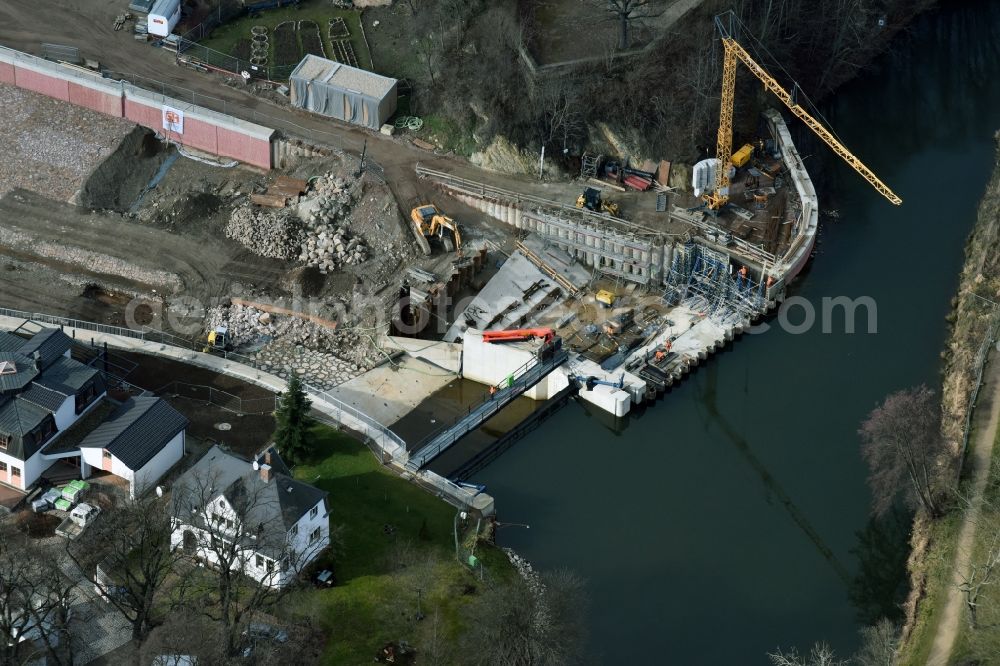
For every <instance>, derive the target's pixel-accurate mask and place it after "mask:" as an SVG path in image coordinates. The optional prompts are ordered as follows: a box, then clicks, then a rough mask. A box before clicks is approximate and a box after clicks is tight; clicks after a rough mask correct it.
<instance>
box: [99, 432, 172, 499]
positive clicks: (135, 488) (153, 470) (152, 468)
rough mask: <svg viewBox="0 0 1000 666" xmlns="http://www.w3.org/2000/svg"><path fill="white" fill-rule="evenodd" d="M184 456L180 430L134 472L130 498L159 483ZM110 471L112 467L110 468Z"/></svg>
mask: <svg viewBox="0 0 1000 666" xmlns="http://www.w3.org/2000/svg"><path fill="white" fill-rule="evenodd" d="M183 456H184V431H183V430H181V431H180V432H179V433H177V435H176V436H174V438H173V439H171V440H170V441H169V442H167V443H166V445H165V446H164V447H163V448H162V449H160V451H159V452H158V453H157V454H156V455H155V456H153V457H152V458H150V460H149V462H147V463H146V464H145V465H144V466H143V467H142V469H140V470H137V471H136V472H135V476H134V479H133V481H132V483H131V484H130V489H131V492H132V498H133V499H134V498H135V497H138V496H139V495H141V494H143V493H144V492H146V490H147V489H148V488H149V487H150V486H151V485H153V484H154V483H156V482H157V481H159V480H160V479H161V478H162V477H163V475H164V474H166V473H167V471H168V470H169V469H170V468H171V467H173V466H174V465H176V464H177V462H178V461H179V460H180V459H181V458H182V457H183ZM112 469H114V467H113V466H112Z"/></svg>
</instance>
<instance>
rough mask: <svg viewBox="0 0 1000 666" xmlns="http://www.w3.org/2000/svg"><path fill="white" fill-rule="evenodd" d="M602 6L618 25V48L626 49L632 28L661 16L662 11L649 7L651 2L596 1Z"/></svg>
mask: <svg viewBox="0 0 1000 666" xmlns="http://www.w3.org/2000/svg"><path fill="white" fill-rule="evenodd" d="M597 1H598V2H600V3H601V4H602V5H605V9H606V10H607V12H608V13H609V14H611V17H612V19H613V20H614V21H616V22H617V23H618V48H619V49H627V48H628V47H629V44H630V39H631V33H632V26H633V24H635V23H638V22H641V21H642V20H644V19H647V18H654V17H657V16H660V15H661V14H663V12H662V11H654V10H653V8H652V7H650V5H651V4H652V1H653V0H597Z"/></svg>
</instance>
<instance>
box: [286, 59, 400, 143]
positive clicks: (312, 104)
mask: <svg viewBox="0 0 1000 666" xmlns="http://www.w3.org/2000/svg"><path fill="white" fill-rule="evenodd" d="M396 83H397V81H396V79H391V78H389V77H387V76H382V75H380V74H375V73H373V72H368V71H365V70H363V69H358V68H357V67H350V66H348V65H345V64H343V63H339V62H336V61H333V60H327V59H326V58H320V57H319V56H315V55H312V54H310V55H307V56H306V57H305V58H303V59H302V62H300V63H299V64H298V66H297V67H296V68H295V70H294V71H293V72H292V75H291V77H290V78H289V88H291V98H292V104H293V105H294V106H297V107H299V108H302V109H306V110H307V111H312V112H313V113H319V114H322V115H324V116H330V117H332V118H338V119H340V120H345V121H347V122H349V123H355V124H357V125H364V126H365V127H370V128H372V129H378V128H380V127H381V126H382V124H383V123H385V121H386V120H388V119H389V117H390V116H391V115H392V114H394V113H395V112H396Z"/></svg>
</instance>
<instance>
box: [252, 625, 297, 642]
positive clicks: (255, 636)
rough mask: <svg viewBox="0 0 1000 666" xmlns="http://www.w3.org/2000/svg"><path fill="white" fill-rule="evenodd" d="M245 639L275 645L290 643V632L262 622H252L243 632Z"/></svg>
mask: <svg viewBox="0 0 1000 666" xmlns="http://www.w3.org/2000/svg"><path fill="white" fill-rule="evenodd" d="M243 638H245V639H248V640H251V641H259V640H268V641H274V642H275V643H285V642H287V641H288V632H286V631H285V630H284V629H278V628H276V627H272V626H271V625H269V624H264V623H261V622H251V623H250V624H249V625H248V626H247V628H246V629H245V630H244V631H243Z"/></svg>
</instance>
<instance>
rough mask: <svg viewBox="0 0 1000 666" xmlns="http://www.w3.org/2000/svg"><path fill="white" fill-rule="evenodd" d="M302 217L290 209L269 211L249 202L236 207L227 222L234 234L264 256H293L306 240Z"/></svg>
mask: <svg viewBox="0 0 1000 666" xmlns="http://www.w3.org/2000/svg"><path fill="white" fill-rule="evenodd" d="M302 236H303V234H302V229H301V226H300V224H299V221H298V219H296V218H294V217H293V216H292V215H291V214H289V212H288V211H284V210H282V211H277V212H276V211H268V210H262V209H259V208H256V207H255V206H253V205H252V204H250V203H249V202H246V203H244V204H242V205H240V206H237V207H235V208H233V212H232V214H231V215H230V218H229V224H227V225H226V238H231V239H233V240H235V241H236V242H238V243H240V244H241V245H243V246H244V247H245V248H247V249H248V250H250V251H251V252H253V253H254V254H256V255H258V256H261V257H271V258H273V259H292V258H294V257H295V256H296V254H297V250H298V247H299V245H300V243H301V242H302Z"/></svg>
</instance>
